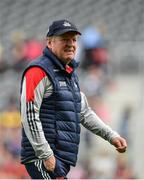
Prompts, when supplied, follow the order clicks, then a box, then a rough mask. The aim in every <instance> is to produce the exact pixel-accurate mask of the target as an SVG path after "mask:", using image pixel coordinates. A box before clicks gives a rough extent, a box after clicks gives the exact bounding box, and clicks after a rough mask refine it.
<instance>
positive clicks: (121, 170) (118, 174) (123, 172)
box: [114, 156, 136, 179]
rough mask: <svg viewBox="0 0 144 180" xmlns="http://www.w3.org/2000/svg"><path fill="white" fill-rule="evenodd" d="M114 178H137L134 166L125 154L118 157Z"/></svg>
mask: <svg viewBox="0 0 144 180" xmlns="http://www.w3.org/2000/svg"><path fill="white" fill-rule="evenodd" d="M114 179H136V176H135V175H134V173H133V171H132V168H131V167H130V166H128V164H127V161H126V158H125V157H124V156H123V157H122V156H118V157H117V167H116V171H115V176H114Z"/></svg>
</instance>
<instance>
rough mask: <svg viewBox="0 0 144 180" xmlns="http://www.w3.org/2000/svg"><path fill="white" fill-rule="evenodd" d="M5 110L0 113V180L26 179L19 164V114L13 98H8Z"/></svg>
mask: <svg viewBox="0 0 144 180" xmlns="http://www.w3.org/2000/svg"><path fill="white" fill-rule="evenodd" d="M5 109H6V110H5V111H4V112H1V113H0V178H3V179H7V178H9V179H28V178H29V176H28V174H27V172H26V170H25V168H24V166H23V165H21V164H20V159H19V158H20V140H21V139H20V133H21V131H20V128H19V127H20V114H19V111H18V109H17V103H16V99H15V98H14V96H10V97H9V102H8V104H7V107H6V108H5Z"/></svg>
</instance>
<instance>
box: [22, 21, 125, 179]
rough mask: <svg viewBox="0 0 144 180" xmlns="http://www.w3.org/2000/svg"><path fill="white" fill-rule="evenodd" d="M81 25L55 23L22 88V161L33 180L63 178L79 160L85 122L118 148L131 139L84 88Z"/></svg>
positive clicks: (90, 128)
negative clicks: (106, 119)
mask: <svg viewBox="0 0 144 180" xmlns="http://www.w3.org/2000/svg"><path fill="white" fill-rule="evenodd" d="M79 35H81V33H80V32H79V30H78V29H77V27H76V26H75V25H74V24H72V23H71V22H69V21H67V20H59V21H55V22H53V23H52V25H51V26H50V27H49V31H48V33H47V46H46V48H45V49H44V52H43V56H41V57H39V58H38V59H36V60H34V61H33V62H31V63H30V64H29V65H28V67H27V68H26V69H25V71H24V73H23V77H22V88H21V116H22V152H21V155H22V157H21V161H22V163H23V164H24V165H25V167H26V169H27V171H28V173H29V175H30V176H31V178H33V179H51V178H52V179H64V178H66V176H67V174H68V172H69V170H70V166H75V165H76V161H77V153H78V146H79V140H80V123H81V124H82V125H83V126H84V127H86V128H87V129H88V130H90V131H91V132H93V133H94V134H96V135H99V136H101V137H102V138H104V139H105V140H107V141H109V142H110V143H111V144H112V145H114V146H115V147H116V148H117V151H118V152H125V151H126V147H127V144H126V141H125V139H123V138H122V137H120V135H118V134H117V133H116V132H114V131H113V130H112V129H111V128H110V127H108V126H107V125H105V124H104V123H103V122H102V121H101V120H100V119H99V117H98V116H97V115H96V114H95V113H94V112H93V111H92V110H91V109H90V107H89V105H88V102H87V99H86V97H85V95H84V94H83V93H82V92H80V88H79V83H78V77H77V75H76V72H75V69H76V67H77V63H76V62H75V60H74V56H75V53H76V49H77V37H78V36H79Z"/></svg>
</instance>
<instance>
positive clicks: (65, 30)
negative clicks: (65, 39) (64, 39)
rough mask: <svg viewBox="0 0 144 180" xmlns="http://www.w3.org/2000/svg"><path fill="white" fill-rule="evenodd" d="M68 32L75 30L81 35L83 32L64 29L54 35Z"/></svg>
mask: <svg viewBox="0 0 144 180" xmlns="http://www.w3.org/2000/svg"><path fill="white" fill-rule="evenodd" d="M67 32H75V33H76V34H79V35H81V33H80V32H79V31H77V30H74V29H63V30H60V31H57V32H56V33H55V34H54V35H62V34H65V33H67Z"/></svg>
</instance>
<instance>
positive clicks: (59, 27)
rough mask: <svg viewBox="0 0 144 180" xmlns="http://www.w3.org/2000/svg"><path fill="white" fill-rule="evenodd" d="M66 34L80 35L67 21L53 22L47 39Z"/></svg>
mask: <svg viewBox="0 0 144 180" xmlns="http://www.w3.org/2000/svg"><path fill="white" fill-rule="evenodd" d="M66 32H76V33H77V34H79V35H81V33H80V32H79V30H78V29H77V27H76V26H75V25H74V24H73V23H71V22H70V21H68V20H58V21H54V22H53V23H52V24H51V25H50V26H49V30H48V32H47V37H50V36H59V35H62V34H64V33H66Z"/></svg>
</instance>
